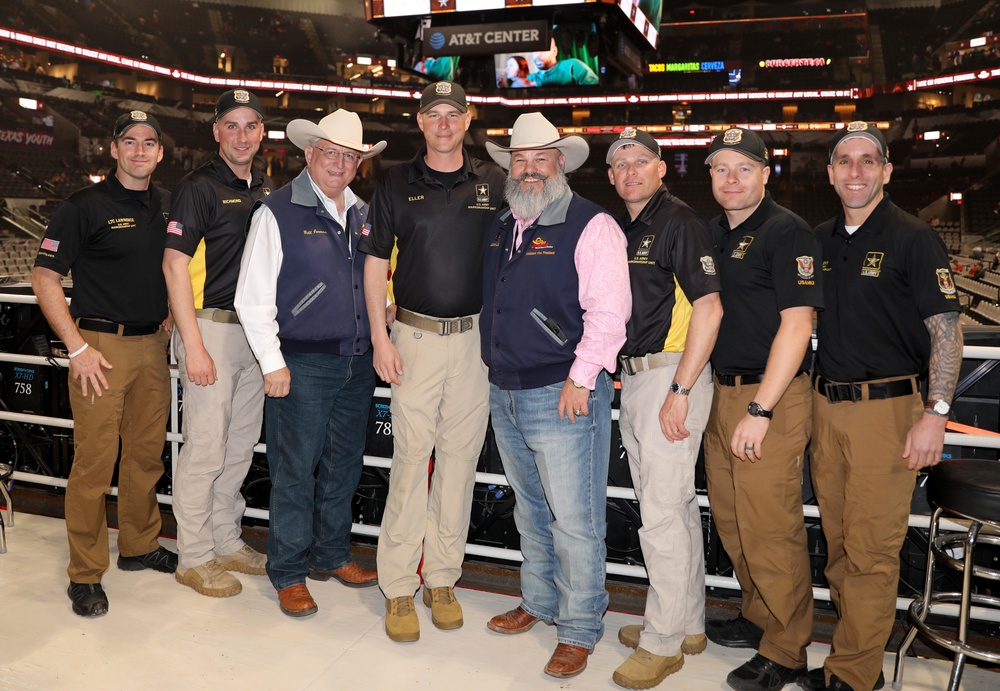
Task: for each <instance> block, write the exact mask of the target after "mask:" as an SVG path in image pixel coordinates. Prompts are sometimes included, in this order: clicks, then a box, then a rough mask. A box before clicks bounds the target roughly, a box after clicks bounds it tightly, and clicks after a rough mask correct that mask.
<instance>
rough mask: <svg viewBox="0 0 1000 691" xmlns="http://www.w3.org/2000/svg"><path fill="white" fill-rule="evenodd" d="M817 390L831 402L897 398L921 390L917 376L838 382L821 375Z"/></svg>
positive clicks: (817, 382) (817, 381)
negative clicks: (871, 382)
mask: <svg viewBox="0 0 1000 691" xmlns="http://www.w3.org/2000/svg"><path fill="white" fill-rule="evenodd" d="M816 390H817V391H818V392H819V393H821V394H822V395H824V396H826V400H828V401H830V403H840V402H842V401H852V402H854V403H857V402H858V401H865V400H869V401H879V400H884V399H886V398H897V397H899V396H909V395H910V394H914V393H916V392H918V391H919V390H920V385H919V383H918V382H917V379H916V377H910V378H909V379H897V380H895V381H886V382H878V383H876V384H869V383H868V382H853V383H845V384H836V383H834V382H832V381H829V380H828V379H824V378H823V377H819V378H818V379H817V380H816Z"/></svg>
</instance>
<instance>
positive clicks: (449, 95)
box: [420, 82, 469, 113]
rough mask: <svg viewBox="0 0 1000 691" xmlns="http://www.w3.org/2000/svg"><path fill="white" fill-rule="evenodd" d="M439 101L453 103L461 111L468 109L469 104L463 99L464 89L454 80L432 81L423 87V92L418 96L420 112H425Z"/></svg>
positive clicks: (439, 102)
mask: <svg viewBox="0 0 1000 691" xmlns="http://www.w3.org/2000/svg"><path fill="white" fill-rule="evenodd" d="M441 103H447V104H449V105H453V106H455V107H456V108H458V109H459V110H460V111H462V112H463V113H467V112H468V111H469V104H468V102H467V101H466V100H465V89H463V88H462V87H461V86H459V85H458V84H456V83H455V82H434V83H433V84H428V85H427V87H426V88H425V89H424V93H423V94H422V95H421V96H420V112H421V113H426V112H427V111H428V110H430V109H431V108H433V107H434V106H436V105H438V104H441Z"/></svg>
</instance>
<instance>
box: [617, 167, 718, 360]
mask: <svg viewBox="0 0 1000 691" xmlns="http://www.w3.org/2000/svg"><path fill="white" fill-rule="evenodd" d="M622 226H623V228H624V229H625V235H626V237H627V239H628V276H629V284H630V285H631V287H632V316H631V317H630V318H629V320H628V324H626V326H625V335H626V337H625V345H624V346H622V354H623V355H629V356H633V357H634V356H642V355H648V354H650V353H660V352H663V351H667V352H671V353H680V352H683V351H684V344H685V343H686V342H687V332H688V325H689V324H690V322H691V310H692V308H691V303H693V302H694V301H695V300H697V299H698V298H701V297H704V296H705V295H708V294H710V293H717V292H719V291H720V290H721V289H722V286H721V284H720V282H719V276H718V272H717V271H716V268H715V252H714V250H713V249H712V236H711V234H710V233H709V232H708V226H707V225H706V224H705V221H703V220H702V219H701V218H699V217H698V215H697V214H695V212H694V211H692V210H691V208H690V207H689V206H688V205H687V204H685V203H684V202H682V201H681V200H680V199H678V198H677V197H675V196H673V195H672V194H670V192H669V191H668V190H667V188H666V187H665V186H663V185H660V189H659V190H657V191H656V193H655V194H654V195H653V196H652V197H650V199H649V201H648V202H647V203H646V206H645V207H643V209H642V211H641V212H640V213H639V215H638V216H637V217H636V218H635V220H634V221H633V220H631V217H630V216H629V215H628V213H626V215H625V216H624V217H623V218H622Z"/></svg>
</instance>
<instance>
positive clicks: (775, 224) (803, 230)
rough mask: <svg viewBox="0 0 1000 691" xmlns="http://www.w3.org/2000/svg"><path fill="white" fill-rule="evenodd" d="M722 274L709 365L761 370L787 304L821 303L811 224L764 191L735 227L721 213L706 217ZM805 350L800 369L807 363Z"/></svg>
mask: <svg viewBox="0 0 1000 691" xmlns="http://www.w3.org/2000/svg"><path fill="white" fill-rule="evenodd" d="M709 228H710V229H711V231H712V240H713V242H714V243H715V249H716V256H717V258H718V270H719V275H720V277H721V278H722V307H723V310H724V314H723V316H722V326H721V327H720V328H719V338H718V340H717V341H716V342H715V350H714V351H712V367H714V368H715V369H716V370H717V371H719V372H722V373H723V374H762V373H763V372H764V368H765V367H766V365H767V358H768V355H769V354H770V352H771V343H772V342H773V341H774V337H775V335H776V334H777V333H778V327H779V326H780V325H781V311H782V310H785V309H788V308H789V307H807V306H808V307H813V308H815V309H818V310H821V309H823V292H822V279H821V277H820V270H819V269H820V264H821V262H822V248H821V247H820V243H819V240H818V239H817V238H816V235H815V234H814V233H813V231H812V229H811V228H810V227H809V226H808V225H807V224H806V222H805V221H803V220H802V219H801V218H799V217H798V216H796V215H795V214H793V213H792V212H791V211H789V210H788V209H786V208H784V207H782V206H778V204H776V203H775V202H774V200H773V199H771V193H770V192H766V193H765V194H764V199H763V201H761V203H760V206H758V207H757V209H756V210H755V211H754V212H753V213H752V214H751V215H750V217H749V218H748V219H746V220H745V221H743V223H741V224H740V225H738V226H736V227H735V228H730V227H729V221H728V220H727V219H726V215H725V214H722V215H721V216H718V217H716V218H714V219H712V221H711V222H710V223H709ZM811 356H812V354H811V353H809V352H807V353H806V356H805V358H803V361H802V366H801V367H800V369H802V370H805V369H808V367H809V361H810V359H811Z"/></svg>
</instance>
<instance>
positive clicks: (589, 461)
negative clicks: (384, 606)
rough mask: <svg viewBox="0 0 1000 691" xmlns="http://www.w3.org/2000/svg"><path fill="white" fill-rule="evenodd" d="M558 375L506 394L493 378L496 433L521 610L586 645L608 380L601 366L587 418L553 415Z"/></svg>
mask: <svg viewBox="0 0 1000 691" xmlns="http://www.w3.org/2000/svg"><path fill="white" fill-rule="evenodd" d="M562 385H563V383H562V382H559V383H558V384H553V385H551V386H545V387H542V388H538V389H527V390H523V391H505V390H503V389H500V388H499V387H497V386H495V385H492V384H491V385H490V413H491V414H492V416H493V431H494V433H495V434H496V440H497V446H498V447H499V449H500V457H501V459H502V460H503V466H504V471H505V472H506V474H507V479H508V480H509V481H510V485H511V487H512V488H513V489H514V494H515V496H516V497H517V503H516V504H515V505H514V522H515V523H516V524H517V531H518V532H519V533H520V534H521V554H523V555H524V563H523V564H522V565H521V598H522V602H521V607H523V608H524V610H525V611H526V612H528V613H529V614H531V615H533V616H536V617H538V618H540V619H543V620H545V621H553V622H555V625H556V631H557V634H558V639H559V642H560V643H568V644H570V645H576V646H580V647H582V648H587V649H588V650H593V648H594V646H595V645H597V641H598V640H600V638H601V635H602V634H603V633H604V624H603V623H602V622H601V618H602V617H603V616H604V611H605V610H606V609H607V608H608V592H607V590H605V589H604V569H605V566H604V563H605V556H606V553H607V549H606V547H605V544H604V539H605V536H606V535H607V487H608V458H609V456H610V448H611V380H610V378H609V377H608V376H607V374H605V373H604V372H602V373H601V375H600V376H599V377H598V378H597V384H596V389H595V391H594V392H593V393H592V394H591V395H590V401H589V403H588V407H589V409H590V414H589V415H588V416H587V417H577V419H576V423H575V424H574V423H571V422H570V421H569V418H568V417H567V418H565V419H563V420H560V419H559V414H558V412H557V406H558V404H559V394H560V392H561V390H562Z"/></svg>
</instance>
